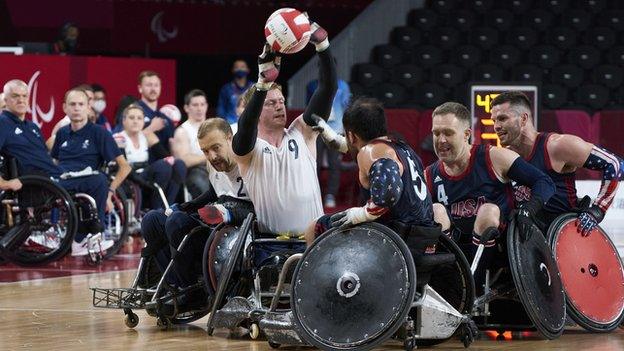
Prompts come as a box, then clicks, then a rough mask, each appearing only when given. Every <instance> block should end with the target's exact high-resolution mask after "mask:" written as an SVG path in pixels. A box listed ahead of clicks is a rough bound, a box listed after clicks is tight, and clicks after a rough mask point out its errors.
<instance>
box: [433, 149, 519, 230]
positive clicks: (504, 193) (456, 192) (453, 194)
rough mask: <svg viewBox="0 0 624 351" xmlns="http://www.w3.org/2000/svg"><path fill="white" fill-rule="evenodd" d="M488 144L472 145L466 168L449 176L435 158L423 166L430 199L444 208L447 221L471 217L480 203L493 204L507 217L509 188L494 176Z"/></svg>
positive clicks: (509, 205)
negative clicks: (446, 212) (447, 216)
mask: <svg viewBox="0 0 624 351" xmlns="http://www.w3.org/2000/svg"><path fill="white" fill-rule="evenodd" d="M490 147H491V146H490V145H473V146H472V149H471V151H470V162H469V164H468V167H467V168H466V170H465V171H464V172H463V173H462V174H460V175H457V176H451V175H449V174H447V173H446V171H445V170H444V165H443V164H442V162H440V161H436V162H435V163H433V164H432V165H430V166H429V167H427V170H426V175H427V186H428V188H429V191H430V192H431V196H432V198H433V201H434V202H439V203H441V204H443V205H444V207H446V208H447V210H448V212H449V213H450V216H451V220H462V219H465V220H473V221H474V220H475V219H476V217H477V211H478V210H479V208H480V207H481V205H483V204H484V203H491V204H495V205H497V206H498V207H499V209H500V211H501V217H502V218H507V217H508V215H509V214H510V213H511V210H512V209H513V206H514V204H513V189H512V187H511V184H508V183H503V182H501V181H500V180H498V178H497V177H496V174H495V173H494V169H493V168H492V161H491V160H490V152H489V151H490ZM501 224H502V223H501Z"/></svg>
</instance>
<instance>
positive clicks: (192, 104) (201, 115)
mask: <svg viewBox="0 0 624 351" xmlns="http://www.w3.org/2000/svg"><path fill="white" fill-rule="evenodd" d="M207 111H208V102H207V100H206V93H204V92H203V91H201V90H199V89H193V90H191V91H189V92H188V93H187V94H186V96H185V97H184V112H186V114H187V115H188V119H187V120H186V122H184V123H182V124H181V125H180V128H178V129H176V131H175V136H174V138H173V140H174V142H173V145H174V147H173V148H172V149H173V155H174V156H175V157H176V158H179V159H181V160H182V161H184V164H185V165H186V167H187V168H188V170H189V171H188V176H187V178H186V187H187V188H188V191H189V193H191V195H192V196H193V198H196V197H198V196H199V195H201V194H203V193H204V192H206V191H208V190H209V189H210V182H209V180H208V170H207V169H206V158H205V156H204V153H203V152H202V150H201V148H200V147H199V143H198V141H197V131H198V130H199V126H200V125H201V124H202V123H203V122H204V121H205V120H206V112H207Z"/></svg>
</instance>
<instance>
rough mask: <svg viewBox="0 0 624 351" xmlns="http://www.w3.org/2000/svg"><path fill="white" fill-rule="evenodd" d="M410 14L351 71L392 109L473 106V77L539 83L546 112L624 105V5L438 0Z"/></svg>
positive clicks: (364, 89)
mask: <svg viewBox="0 0 624 351" xmlns="http://www.w3.org/2000/svg"><path fill="white" fill-rule="evenodd" d="M605 15H606V17H605ZM406 20H407V25H406V26H400V27H396V28H394V29H393V30H392V31H391V33H389V43H388V44H383V45H379V46H377V47H375V48H374V49H373V52H372V53H371V62H370V63H361V64H358V65H355V66H354V68H353V74H352V77H351V81H352V83H354V84H355V85H356V88H355V89H354V91H355V92H357V93H359V94H367V95H372V96H376V97H378V98H380V99H381V100H383V101H384V103H385V104H386V106H387V107H389V108H405V107H409V108H414V107H418V108H421V109H427V108H432V107H435V106H434V105H435V104H436V103H437V102H438V101H442V100H446V99H449V98H453V99H456V100H459V102H463V103H466V102H467V100H468V89H467V83H468V82H472V81H486V82H490V81H497V80H505V81H524V82H537V83H540V84H541V85H542V86H543V89H542V94H541V95H542V99H541V100H542V101H543V104H544V106H545V107H546V108H548V109H570V108H580V109H586V110H587V111H589V112H595V111H600V110H603V109H612V108H613V107H615V106H617V105H620V104H621V103H622V101H621V100H622V94H621V93H622V90H621V87H622V80H623V71H622V67H623V65H624V46H622V45H624V41H622V38H624V3H622V2H621V1H617V0H612V1H606V0H603V1H601V0H591V1H589V0H586V1H537V0H516V1H484V0H480V1H476V0H475V1H451V0H431V1H427V2H426V5H425V7H424V8H419V9H415V10H412V11H411V12H410V13H409V14H407V18H406ZM458 46H459V47H458ZM386 83H388V84H386Z"/></svg>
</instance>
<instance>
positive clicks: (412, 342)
mask: <svg viewBox="0 0 624 351" xmlns="http://www.w3.org/2000/svg"><path fill="white" fill-rule="evenodd" d="M403 348H404V349H405V351H412V350H414V349H415V348H416V339H414V338H413V337H408V338H407V339H405V340H404V341H403Z"/></svg>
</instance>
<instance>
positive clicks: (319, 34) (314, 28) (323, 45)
mask: <svg viewBox="0 0 624 351" xmlns="http://www.w3.org/2000/svg"><path fill="white" fill-rule="evenodd" d="M306 16H307V14H306ZM310 31H311V32H312V34H311V35H310V42H311V43H312V44H314V47H315V48H316V51H317V52H319V51H323V50H325V49H327V48H328V47H329V39H327V37H328V36H329V35H328V34H327V31H326V30H325V29H323V27H321V26H319V24H318V23H316V22H311V23H310Z"/></svg>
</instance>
